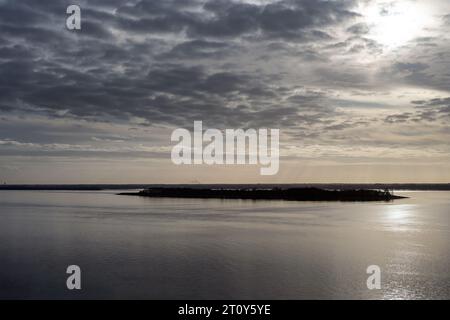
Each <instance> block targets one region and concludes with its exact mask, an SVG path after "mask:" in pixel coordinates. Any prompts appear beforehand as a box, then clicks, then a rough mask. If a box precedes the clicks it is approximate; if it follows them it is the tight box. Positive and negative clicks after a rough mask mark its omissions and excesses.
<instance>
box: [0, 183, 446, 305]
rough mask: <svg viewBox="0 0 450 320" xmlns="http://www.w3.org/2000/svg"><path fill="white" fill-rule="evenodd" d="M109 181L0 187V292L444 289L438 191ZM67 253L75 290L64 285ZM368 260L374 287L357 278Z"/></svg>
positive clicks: (321, 294) (336, 294) (424, 293)
mask: <svg viewBox="0 0 450 320" xmlns="http://www.w3.org/2000/svg"><path fill="white" fill-rule="evenodd" d="M115 192H117V191H114V192H113V191H111V192H110V191H102V192H92V191H89V192H62V191H50V192H49V191H0V298H64V299H66V298H142V299H395V298H396V299H431V298H437V299H449V298H450V250H449V246H450V242H449V241H450V227H449V224H450V192H403V193H402V194H405V195H407V196H410V197H411V198H410V199H406V200H399V201H396V202H394V203H335V202H333V203H312V202H304V203H301V202H283V201H257V202H253V201H239V200H223V201H221V200H197V199H148V198H138V197H127V196H117V195H115V194H114V193H115ZM71 264H76V265H79V266H80V267H81V269H82V290H81V291H78V292H74V291H68V290H67V289H66V286H65V283H66V276H67V275H66V273H65V270H66V268H67V266H68V265H71ZM372 264H376V265H379V266H380V267H381V269H382V289H381V290H372V291H370V290H368V289H367V287H366V278H367V276H368V275H366V268H367V266H369V265H372Z"/></svg>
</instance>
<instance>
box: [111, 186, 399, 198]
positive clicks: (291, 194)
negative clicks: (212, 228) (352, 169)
mask: <svg viewBox="0 0 450 320" xmlns="http://www.w3.org/2000/svg"><path fill="white" fill-rule="evenodd" d="M119 195H125V196H140V197H152V198H161V197H163V198H204V199H211V198H213V199H243V200H287V201H392V200H395V199H404V198H406V197H401V196H395V195H393V194H392V193H391V192H390V191H388V190H384V191H380V190H362V189H359V190H325V189H319V188H278V187H277V188H234V189H226V188H219V189H214V188H202V189H201V188H179V187H173V188H167V187H166V188H161V187H160V188H148V189H144V190H142V191H139V192H124V193H119Z"/></svg>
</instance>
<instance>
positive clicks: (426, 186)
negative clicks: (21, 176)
mask: <svg viewBox="0 0 450 320" xmlns="http://www.w3.org/2000/svg"><path fill="white" fill-rule="evenodd" d="M148 188H192V189H203V188H222V189H227V188H261V189H264V188H319V189H327V190H385V189H389V190H429V191H450V183H390V184H386V183H368V184H365V183H360V184H358V183H342V184H339V183H328V184H326V183H299V184H293V183H291V184H289V183H288V184H3V185H0V191H2V190H43V191H45V190H48V191H51V190H55V191H57V190H61V191H64V190H66V191H101V190H141V189H148Z"/></svg>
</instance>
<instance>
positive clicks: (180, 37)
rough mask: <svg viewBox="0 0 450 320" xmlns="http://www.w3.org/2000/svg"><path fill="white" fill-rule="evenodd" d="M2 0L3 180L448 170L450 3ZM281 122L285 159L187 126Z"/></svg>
mask: <svg viewBox="0 0 450 320" xmlns="http://www.w3.org/2000/svg"><path fill="white" fill-rule="evenodd" d="M69 4H72V1H65V0H58V1H32V0H20V1H12V0H0V181H1V182H3V181H4V182H7V183H11V184H12V183H259V182H260V183H295V182H297V183H310V182H322V183H339V182H348V183H349V182H355V183H376V182H381V183H382V182H386V183H395V182H399V183H401V182H418V183H420V182H423V183H427V182H429V183H439V182H444V183H448V182H450V144H449V141H450V126H449V123H450V41H449V31H450V1H448V0H430V1H418V0H416V1H414V0H397V1H395V0H394V1H390V0H380V1H379V0H342V1H337V0H336V1H317V0H281V1H270V0H261V1H258V0H249V1H237V0H236V1H231V0H165V1H159V0H155V1H151V0H147V1H144V0H142V1H141V0H132V1H122V0H120V1H119V0H97V1H87V0H82V1H78V4H79V5H80V7H81V17H82V18H81V23H82V29H81V30H79V31H69V30H67V29H66V27H65V22H66V21H65V20H66V18H67V14H66V8H67V6H68V5H69ZM195 120H201V121H203V123H204V126H205V127H207V128H217V129H221V130H223V129H227V128H231V129H237V128H255V129H259V128H277V129H280V132H281V136H280V146H281V148H280V153H281V158H280V170H279V173H278V174H277V175H275V176H261V175H260V174H259V173H260V171H259V168H260V166H259V165H256V166H255V165H252V166H248V165H247V166H238V165H234V166H207V165H196V166H176V165H174V164H173V163H172V162H171V159H170V151H171V148H172V146H173V145H174V143H172V142H171V141H170V135H171V132H172V131H173V130H174V129H175V128H186V129H189V130H192V128H193V122H194V121H195Z"/></svg>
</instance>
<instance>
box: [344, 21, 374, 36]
mask: <svg viewBox="0 0 450 320" xmlns="http://www.w3.org/2000/svg"><path fill="white" fill-rule="evenodd" d="M347 31H348V32H350V33H353V34H356V35H365V34H367V33H369V31H370V29H369V26H368V25H367V24H366V23H364V22H360V23H356V24H354V25H352V26H351V27H349V28H348V29H347Z"/></svg>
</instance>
